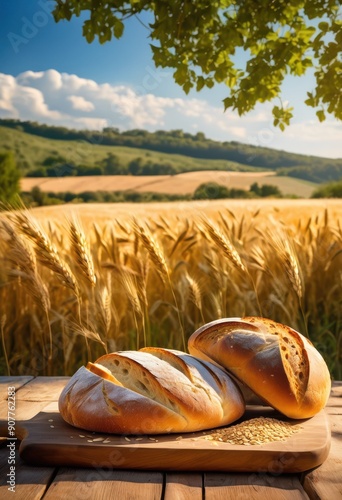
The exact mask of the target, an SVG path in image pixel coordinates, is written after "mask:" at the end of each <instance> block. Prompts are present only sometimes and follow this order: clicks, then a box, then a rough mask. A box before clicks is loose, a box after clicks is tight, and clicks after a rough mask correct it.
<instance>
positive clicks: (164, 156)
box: [0, 126, 265, 177]
mask: <svg viewBox="0 0 342 500" xmlns="http://www.w3.org/2000/svg"><path fill="white" fill-rule="evenodd" d="M1 149H4V150H12V151H13V152H14V154H15V157H16V160H17V163H18V165H19V166H20V169H21V171H22V174H23V175H24V176H27V175H31V174H32V172H33V171H38V170H39V169H41V173H44V171H45V172H46V174H47V176H54V177H56V175H58V176H63V175H75V174H77V172H75V170H77V169H78V168H79V167H89V168H93V167H94V166H97V165H101V164H102V162H103V161H105V160H106V158H108V155H113V156H115V157H116V158H117V163H118V164H119V166H120V167H122V173H123V174H124V173H128V172H127V168H128V165H129V163H130V162H132V161H133V160H137V159H138V158H141V160H142V162H143V163H144V162H145V163H147V162H151V163H152V164H158V165H161V167H162V166H163V165H164V166H171V167H173V168H174V171H175V173H180V172H190V171H196V170H222V171H228V170H230V171H260V170H265V169H260V168H256V167H252V166H249V165H243V164H240V163H237V162H233V161H228V160H212V159H200V158H192V157H189V156H185V155H180V154H170V153H163V152H158V151H148V150H146V149H140V148H133V147H128V146H106V145H102V144H101V145H100V144H92V143H90V142H88V141H86V140H57V139H47V138H44V137H39V136H37V135H32V134H28V133H26V132H23V131H20V130H16V129H12V128H8V127H3V126H0V150H1ZM53 159H55V160H56V161H53ZM125 170H126V172H125ZM49 173H50V175H49Z"/></svg>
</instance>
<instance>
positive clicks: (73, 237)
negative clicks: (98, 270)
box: [69, 220, 96, 287]
mask: <svg viewBox="0 0 342 500" xmlns="http://www.w3.org/2000/svg"><path fill="white" fill-rule="evenodd" d="M69 234H70V242H71V254H72V256H73V258H74V260H75V263H76V269H79V270H80V275H81V277H83V278H84V279H85V280H86V282H87V283H89V285H90V286H91V287H94V286H95V285H96V275H95V271H94V262H93V259H92V256H91V254H90V251H89V247H88V243H87V240H86V238H85V235H84V232H83V230H82V228H81V226H80V224H79V223H78V222H77V221H76V220H73V221H70V222H69Z"/></svg>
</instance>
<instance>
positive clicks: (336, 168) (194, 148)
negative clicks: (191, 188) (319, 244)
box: [0, 119, 342, 182]
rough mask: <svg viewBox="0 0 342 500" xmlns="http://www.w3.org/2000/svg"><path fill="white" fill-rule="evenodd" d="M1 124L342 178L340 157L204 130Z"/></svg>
mask: <svg viewBox="0 0 342 500" xmlns="http://www.w3.org/2000/svg"><path fill="white" fill-rule="evenodd" d="M0 125H3V126H6V127H10V128H14V129H17V130H21V131H24V132H27V133H29V134H35V135H38V136H40V137H45V138H49V139H57V140H78V141H80V140H81V141H87V142H88V143H90V144H98V145H105V146H127V147H132V148H141V149H147V150H151V151H158V152H163V153H172V154H181V155H185V156H190V157H193V158H202V159H217V160H218V159H220V160H229V161H233V162H236V163H239V164H243V165H245V166H246V165H248V166H254V167H261V168H265V169H272V170H276V171H277V172H279V173H280V174H281V175H291V176H295V177H298V178H301V179H303V178H304V179H307V180H311V181H314V179H316V178H320V177H321V175H322V174H321V173H320V174H316V170H319V171H320V172H323V170H324V169H325V168H329V169H331V175H332V176H334V179H337V178H339V177H342V159H337V160H333V159H326V158H319V157H315V156H306V155H299V154H294V153H287V152H285V151H278V150H274V149H270V148H265V147H259V146H252V145H248V144H242V143H239V142H236V141H231V142H228V141H225V142H219V141H214V140H211V139H208V138H207V137H206V136H205V135H204V133H203V132H197V133H196V134H190V133H187V132H183V130H172V131H163V130H158V131H156V132H148V131H147V130H141V129H134V130H128V131H123V132H120V131H119V129H117V128H115V127H106V128H104V129H103V130H102V131H90V130H73V129H68V128H66V127H56V126H49V125H45V124H40V123H37V122H30V121H20V120H15V119H0ZM77 168H78V167H77ZM94 168H95V167H94ZM147 170H148V169H147ZM87 175H91V174H87ZM147 175H148V174H147ZM337 176H339V177H337ZM314 182H317V181H314Z"/></svg>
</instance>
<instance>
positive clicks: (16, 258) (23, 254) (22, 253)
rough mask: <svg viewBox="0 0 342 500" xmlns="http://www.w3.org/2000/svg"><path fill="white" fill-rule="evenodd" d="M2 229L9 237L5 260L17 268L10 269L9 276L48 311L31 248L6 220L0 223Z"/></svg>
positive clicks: (47, 302) (45, 289) (46, 290)
mask: <svg viewBox="0 0 342 500" xmlns="http://www.w3.org/2000/svg"><path fill="white" fill-rule="evenodd" d="M2 227H3V229H4V230H5V232H6V233H7V235H8V236H9V238H8V239H7V244H8V246H9V249H10V251H9V252H8V253H7V256H6V258H7V260H8V261H9V262H11V263H12V265H13V266H14V267H15V268H17V270H13V269H12V270H11V271H10V275H11V276H17V277H20V278H21V280H22V282H23V283H24V284H25V285H26V287H27V288H28V290H29V292H30V294H31V296H32V297H33V299H34V300H35V301H36V303H37V304H38V306H39V307H42V308H43V310H44V311H45V312H47V311H48V310H49V309H50V297H49V292H48V289H47V287H46V285H45V284H44V283H43V281H42V279H41V277H40V276H39V274H38V272H37V265H36V260H35V258H34V254H33V253H32V251H31V248H30V247H29V246H27V245H26V244H25V243H24V242H23V240H22V239H21V238H20V237H19V236H18V235H17V234H16V232H15V231H14V229H13V227H12V226H11V225H10V224H9V223H8V222H7V221H6V220H3V221H2Z"/></svg>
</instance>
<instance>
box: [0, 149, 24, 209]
mask: <svg viewBox="0 0 342 500" xmlns="http://www.w3.org/2000/svg"><path fill="white" fill-rule="evenodd" d="M19 180H20V172H19V169H18V168H17V165H16V163H15V161H14V156H13V153H12V152H11V151H10V152H6V153H0V201H2V202H12V201H14V198H15V195H16V194H18V193H19V190H20V185H19Z"/></svg>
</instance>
